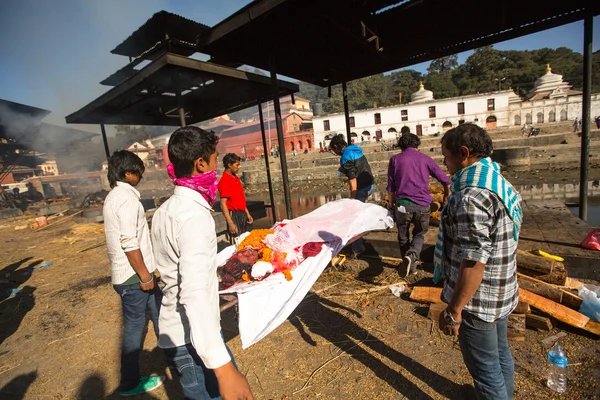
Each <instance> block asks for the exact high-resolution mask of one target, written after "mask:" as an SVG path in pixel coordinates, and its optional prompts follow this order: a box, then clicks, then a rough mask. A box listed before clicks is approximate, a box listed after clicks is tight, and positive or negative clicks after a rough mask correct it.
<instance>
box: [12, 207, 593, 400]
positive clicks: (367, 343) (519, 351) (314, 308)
mask: <svg viewBox="0 0 600 400" xmlns="http://www.w3.org/2000/svg"><path fill="white" fill-rule="evenodd" d="M30 219H31V217H29V218H27V217H23V218H19V219H14V220H4V221H2V222H0V243H2V245H1V250H0V294H2V293H5V292H6V291H7V290H10V289H16V288H18V289H21V290H22V292H21V293H20V294H17V295H16V296H15V297H12V298H7V299H4V300H1V302H0V398H1V399H103V398H118V393H117V386H118V379H119V346H120V332H121V323H122V322H121V316H120V302H119V298H118V296H117V295H116V293H115V292H114V290H113V288H112V286H111V284H110V275H109V274H110V271H109V266H108V260H107V256H106V248H105V247H103V246H102V247H98V248H95V249H92V250H89V251H87V252H82V253H78V250H81V249H83V248H85V247H87V246H90V245H93V244H95V243H97V242H99V241H101V240H103V234H102V225H100V224H98V225H78V224H76V223H74V222H67V223H65V224H62V225H57V226H56V227H51V228H49V229H46V230H42V231H40V232H33V231H32V230H30V229H29V228H28V229H24V230H18V231H17V230H15V229H14V227H15V226H19V225H23V224H24V223H26V222H27V221H30ZM30 222H31V221H30ZM430 233H432V232H430ZM430 236H431V235H430ZM47 262H51V263H52V265H50V266H47V267H46V268H43V269H39V270H36V269H35V268H39V267H40V266H44V265H47V264H46V263H47ZM424 267H425V270H428V269H430V267H429V266H424ZM346 268H347V269H345V270H331V269H330V270H328V271H327V272H325V273H324V274H323V275H322V277H321V278H320V279H319V280H318V281H317V283H316V285H315V286H314V287H313V294H309V295H308V296H307V297H306V298H305V300H304V301H303V302H302V303H301V305H300V306H299V307H298V308H297V310H296V311H295V313H294V314H293V315H292V316H290V318H288V320H287V321H286V322H285V323H284V324H282V325H281V326H280V327H279V328H277V329H276V330H275V331H274V332H272V333H271V334H270V335H269V336H267V337H266V338H265V339H263V340H262V341H260V342H259V343H257V344H256V345H254V346H252V347H250V348H249V349H247V350H242V349H241V344H240V339H239V334H238V330H237V319H236V310H235V308H232V309H230V310H228V311H226V312H225V313H224V314H223V317H222V325H223V332H224V335H225V338H226V341H227V343H228V345H229V346H230V347H231V349H232V351H233V353H234V354H235V356H236V361H237V363H238V365H239V367H240V370H241V371H242V372H243V373H244V374H245V375H246V376H247V378H248V380H249V382H250V385H251V387H252V389H253V391H254V394H255V396H256V398H257V399H318V398H320V399H360V398H363V397H364V396H365V394H368V397H369V398H371V399H399V398H407V399H448V398H450V399H460V398H465V396H464V394H463V392H462V390H463V389H461V385H465V384H470V383H471V379H470V377H469V374H468V372H467V370H466V368H465V366H464V364H463V362H462V357H461V354H460V351H459V348H458V345H457V343H456V342H455V340H453V339H451V338H448V337H446V336H444V335H442V334H440V332H439V331H438V329H437V327H436V324H434V323H433V322H432V321H431V320H429V319H427V318H426V315H427V310H428V308H427V306H424V305H421V304H417V303H413V302H411V301H409V300H408V296H407V294H403V295H402V297H401V298H397V297H394V296H393V295H392V294H391V292H390V291H389V290H388V289H384V290H379V291H377V292H374V293H370V294H366V293H359V294H356V293H351V292H354V291H357V290H363V289H366V288H371V289H373V288H376V285H378V286H380V285H388V284H391V283H395V282H397V281H399V280H400V279H399V278H398V276H397V274H396V273H395V270H394V269H393V264H385V263H382V262H381V261H377V260H372V259H368V261H364V260H360V261H350V262H348V263H347V264H346ZM352 271H361V272H359V273H356V272H352ZM430 277H431V273H430V272H426V271H421V272H419V274H418V275H417V276H415V277H412V278H411V281H410V283H411V284H416V285H429V284H431V278H430ZM332 285H335V286H332ZM560 330H566V331H567V332H569V334H568V336H567V337H565V338H563V339H561V344H562V345H563V346H564V348H565V350H566V352H567V355H568V357H569V364H570V367H569V369H568V374H569V384H568V392H567V394H566V395H564V396H561V398H570V399H593V398H600V388H599V386H598V385H599V382H600V345H599V343H598V341H597V340H596V339H595V338H593V337H591V336H589V335H586V334H585V333H582V332H580V331H575V330H571V329H569V328H568V327H565V326H560V325H559V326H558V327H555V328H554V329H553V330H552V331H551V332H535V331H532V330H527V333H526V341H525V342H511V348H512V350H513V355H514V358H515V364H516V374H515V375H516V389H515V391H516V393H515V398H517V399H548V398H559V397H558V396H555V395H554V394H553V393H552V392H551V391H549V389H547V388H546V387H545V377H546V360H545V357H546V353H547V348H546V347H544V346H543V345H542V344H541V343H540V340H541V339H543V338H545V337H548V336H551V335H553V334H556V333H558V332H559V331H560ZM141 365H142V370H143V372H144V373H145V374H161V375H166V376H167V378H168V379H167V381H166V384H165V385H164V386H163V387H161V388H159V389H157V390H156V391H154V392H152V393H150V394H148V395H144V396H139V397H138V398H140V399H181V398H182V395H181V390H180V388H179V383H178V381H177V379H176V378H175V379H174V377H173V376H172V375H171V373H170V371H169V370H168V369H167V368H166V360H165V357H164V355H163V354H162V351H161V350H160V349H158V348H157V347H156V338H155V337H154V334H153V333H152V329H150V333H148V335H147V336H146V340H145V343H144V351H143V354H142V356H141Z"/></svg>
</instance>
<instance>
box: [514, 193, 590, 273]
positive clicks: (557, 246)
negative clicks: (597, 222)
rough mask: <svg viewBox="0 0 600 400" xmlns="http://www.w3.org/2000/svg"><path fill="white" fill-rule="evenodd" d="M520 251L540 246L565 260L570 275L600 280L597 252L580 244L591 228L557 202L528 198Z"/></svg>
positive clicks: (525, 204)
mask: <svg viewBox="0 0 600 400" xmlns="http://www.w3.org/2000/svg"><path fill="white" fill-rule="evenodd" d="M523 219H524V220H523V229H522V231H521V238H520V240H519V248H520V249H522V250H532V249H542V250H544V251H546V252H548V253H550V254H555V255H557V256H561V257H563V258H564V259H565V262H564V264H565V267H566V269H567V271H568V274H569V277H571V278H575V279H593V280H596V281H597V280H600V251H595V250H588V249H584V248H582V247H581V246H580V243H581V242H582V241H583V239H584V238H585V237H586V236H587V234H588V233H589V232H590V231H591V230H592V229H594V227H593V226H590V225H588V224H586V223H585V222H584V221H582V220H580V219H579V218H578V217H576V216H575V215H573V213H571V211H569V209H568V208H567V207H566V206H565V205H564V203H562V202H559V201H543V200H527V201H525V202H524V207H523Z"/></svg>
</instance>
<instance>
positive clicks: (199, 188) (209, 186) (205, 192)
mask: <svg viewBox="0 0 600 400" xmlns="http://www.w3.org/2000/svg"><path fill="white" fill-rule="evenodd" d="M167 173H168V174H169V178H171V179H172V180H173V183H174V184H175V185H177V186H183V187H186V188H189V189H192V190H195V191H196V192H198V193H200V194H201V195H202V197H204V200H206V201H207V202H208V204H209V205H210V206H211V207H212V206H213V204H215V200H216V198H217V187H218V180H217V170H212V171H210V172H205V173H203V174H199V175H194V176H184V177H183V178H177V177H176V176H175V167H174V166H173V164H172V163H169V165H167Z"/></svg>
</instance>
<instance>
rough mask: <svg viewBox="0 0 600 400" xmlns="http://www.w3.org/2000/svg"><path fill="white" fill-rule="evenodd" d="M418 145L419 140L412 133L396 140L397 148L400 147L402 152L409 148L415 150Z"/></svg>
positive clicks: (419, 143)
mask: <svg viewBox="0 0 600 400" xmlns="http://www.w3.org/2000/svg"><path fill="white" fill-rule="evenodd" d="M420 145H421V139H420V138H419V137H418V136H417V135H415V134H414V133H405V134H403V135H402V136H400V139H398V146H400V148H401V149H402V150H406V149H408V148H410V147H412V148H413V149H416V148H417V147H419V146H420Z"/></svg>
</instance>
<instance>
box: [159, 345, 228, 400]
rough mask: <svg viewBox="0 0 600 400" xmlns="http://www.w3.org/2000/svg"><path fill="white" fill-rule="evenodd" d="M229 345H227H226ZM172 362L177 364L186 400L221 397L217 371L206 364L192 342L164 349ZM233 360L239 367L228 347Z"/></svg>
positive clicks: (209, 399)
mask: <svg viewBox="0 0 600 400" xmlns="http://www.w3.org/2000/svg"><path fill="white" fill-rule="evenodd" d="M225 347H227V345H225ZM164 350H165V354H166V355H167V358H168V360H169V363H170V364H173V365H175V367H176V368H177V372H178V373H179V381H180V382H181V388H182V389H183V395H184V396H185V398H186V400H215V399H218V400H220V399H221V396H220V394H219V382H218V381H217V377H216V376H215V372H214V371H213V370H212V369H209V368H207V367H206V365H204V362H203V361H202V359H201V358H200V357H199V356H198V353H196V349H194V346H192V345H191V344H186V345H185V346H179V347H172V348H170V349H164ZM227 352H229V356H230V357H231V362H232V363H233V365H234V366H235V367H236V368H237V365H236V364H235V360H234V359H233V354H231V350H229V347H227Z"/></svg>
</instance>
